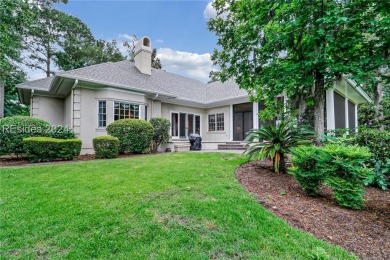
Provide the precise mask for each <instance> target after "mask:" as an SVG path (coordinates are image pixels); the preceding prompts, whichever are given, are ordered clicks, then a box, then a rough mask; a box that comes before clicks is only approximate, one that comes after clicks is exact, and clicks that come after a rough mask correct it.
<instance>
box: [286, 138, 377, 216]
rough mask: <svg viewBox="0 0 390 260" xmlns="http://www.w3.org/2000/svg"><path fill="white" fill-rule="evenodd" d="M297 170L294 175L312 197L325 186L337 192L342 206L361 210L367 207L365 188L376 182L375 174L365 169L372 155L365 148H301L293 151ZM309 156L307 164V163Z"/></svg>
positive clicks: (330, 146)
mask: <svg viewBox="0 0 390 260" xmlns="http://www.w3.org/2000/svg"><path fill="white" fill-rule="evenodd" d="M292 154H293V158H292V161H293V162H294V164H295V165H294V167H292V168H290V169H289V170H290V174H291V175H293V176H294V177H295V179H296V180H297V182H298V183H299V184H300V185H301V187H302V188H303V189H304V190H305V191H306V192H307V193H309V194H311V195H313V194H318V188H319V186H320V185H321V184H322V183H323V182H324V183H325V184H326V185H328V186H330V187H332V188H333V196H334V197H335V199H336V201H337V203H338V204H339V205H340V206H343V207H348V208H352V209H359V208H361V207H362V206H363V202H364V199H363V197H362V195H363V193H364V186H365V185H367V184H369V183H370V182H372V180H373V178H374V175H375V174H374V172H373V171H372V170H371V169H370V168H367V167H366V166H365V163H366V162H368V161H369V160H370V157H371V153H370V152H369V151H368V149H367V148H365V147H359V146H340V145H326V146H324V147H315V146H309V147H299V148H296V149H294V150H293V151H292ZM305 156H307V162H305Z"/></svg>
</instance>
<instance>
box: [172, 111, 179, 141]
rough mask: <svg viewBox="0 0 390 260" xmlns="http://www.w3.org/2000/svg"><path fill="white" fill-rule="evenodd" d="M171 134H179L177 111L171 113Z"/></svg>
mask: <svg viewBox="0 0 390 260" xmlns="http://www.w3.org/2000/svg"><path fill="white" fill-rule="evenodd" d="M171 123H172V126H171V128H172V136H179V115H178V114H177V113H172V120H171Z"/></svg>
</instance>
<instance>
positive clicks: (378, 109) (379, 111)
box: [374, 78, 385, 131]
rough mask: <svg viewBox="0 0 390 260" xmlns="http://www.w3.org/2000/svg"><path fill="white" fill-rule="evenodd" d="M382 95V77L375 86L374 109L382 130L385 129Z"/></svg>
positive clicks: (376, 119)
mask: <svg viewBox="0 0 390 260" xmlns="http://www.w3.org/2000/svg"><path fill="white" fill-rule="evenodd" d="M382 96H383V85H382V81H381V80H380V78H378V84H377V85H376V86H375V87H374V111H375V121H376V122H378V123H379V124H380V130H382V131H383V130H385V129H384V125H383V119H384V115H383V108H382Z"/></svg>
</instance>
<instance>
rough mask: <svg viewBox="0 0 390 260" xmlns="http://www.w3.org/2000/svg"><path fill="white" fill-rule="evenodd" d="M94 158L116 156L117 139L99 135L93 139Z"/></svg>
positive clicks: (117, 151) (117, 150)
mask: <svg viewBox="0 0 390 260" xmlns="http://www.w3.org/2000/svg"><path fill="white" fill-rule="evenodd" d="M93 149H95V157H96V158H100V159H103V158H106V159H111V158H116V157H117V156H118V154H119V139H118V138H116V137H113V136H99V137H95V138H94V139H93Z"/></svg>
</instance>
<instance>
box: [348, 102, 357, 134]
mask: <svg viewBox="0 0 390 260" xmlns="http://www.w3.org/2000/svg"><path fill="white" fill-rule="evenodd" d="M355 120H356V117H355V104H354V103H352V102H351V101H348V128H356V124H355V123H356V121H355ZM353 132H354V131H353Z"/></svg>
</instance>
